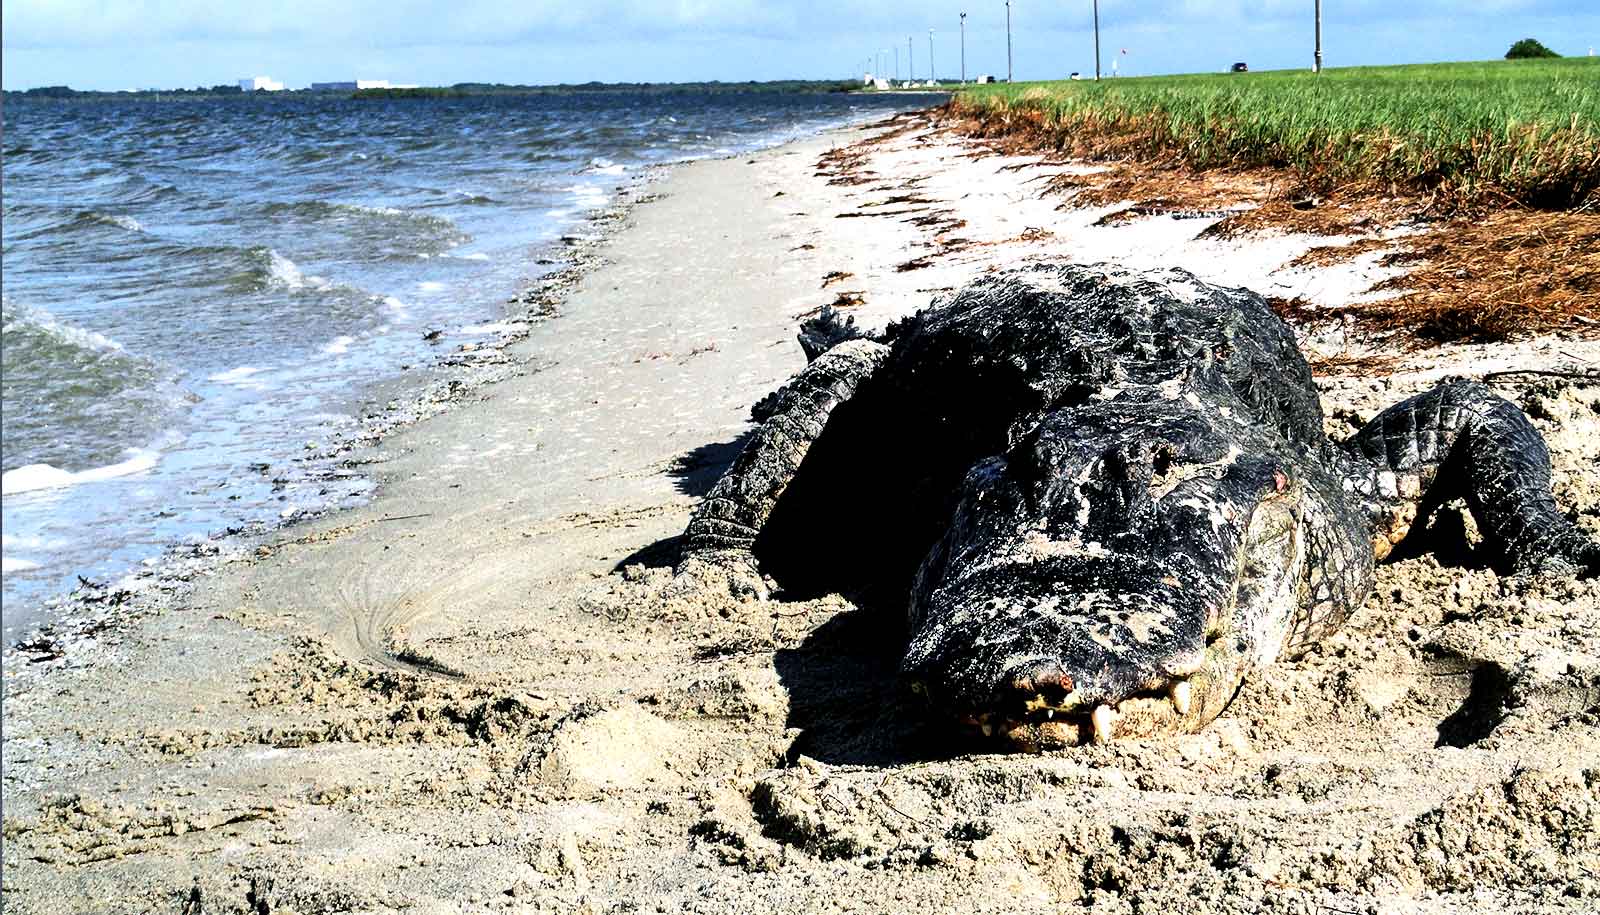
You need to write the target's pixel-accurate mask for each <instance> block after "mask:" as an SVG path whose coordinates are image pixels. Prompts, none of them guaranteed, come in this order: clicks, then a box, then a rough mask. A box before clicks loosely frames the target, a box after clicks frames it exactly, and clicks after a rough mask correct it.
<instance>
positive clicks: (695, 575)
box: [677, 550, 773, 600]
mask: <svg viewBox="0 0 1600 915" xmlns="http://www.w3.org/2000/svg"><path fill="white" fill-rule="evenodd" d="M677 579H678V581H680V582H685V583H690V584H692V585H693V586H694V587H698V588H706V589H710V590H722V589H726V590H727V592H728V593H729V594H731V595H733V596H734V597H737V598H739V599H741V600H767V599H768V598H770V597H771V596H772V591H773V584H772V582H771V580H770V579H768V578H767V577H766V576H764V575H762V574H761V570H760V568H758V567H757V565H756V558H755V556H753V555H751V554H750V553H748V552H743V551H738V552H735V551H731V550H730V551H727V552H716V553H701V554H696V555H694V556H687V557H685V558H684V559H683V561H681V562H679V563H678V569H677Z"/></svg>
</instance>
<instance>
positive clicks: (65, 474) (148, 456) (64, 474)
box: [0, 448, 161, 496]
mask: <svg viewBox="0 0 1600 915" xmlns="http://www.w3.org/2000/svg"><path fill="white" fill-rule="evenodd" d="M123 454H125V455H127V456H128V457H127V459H126V460H123V461H119V462H118V463H115V464H108V465H107V466H105V467H94V468H91V469H89V470H80V471H78V472H77V473H73V472H72V471H70V470H62V469H61V468H59V467H52V466H50V465H49V464H27V465H25V466H22V467H18V468H16V469H15V470H8V471H6V473H5V475H4V476H0V495H7V496H9V495H15V494H16V493H23V492H32V491H34V490H37V489H55V488H58V487H62V486H76V485H77V484H79V483H96V482H99V481H101V480H111V479H115V478H117V477H126V476H131V475H133V474H136V473H143V472H145V471H146V470H149V469H150V468H152V467H154V466H156V462H157V461H159V460H160V458H161V455H160V454H158V453H157V452H154V451H149V450H147V449H144V448H129V449H127V450H125V451H124V452H123Z"/></svg>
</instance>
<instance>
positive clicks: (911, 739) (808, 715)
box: [773, 601, 974, 766]
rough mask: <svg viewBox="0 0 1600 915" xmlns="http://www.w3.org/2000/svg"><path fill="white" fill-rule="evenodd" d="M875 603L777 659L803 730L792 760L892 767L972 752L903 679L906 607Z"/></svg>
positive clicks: (792, 723)
mask: <svg viewBox="0 0 1600 915" xmlns="http://www.w3.org/2000/svg"><path fill="white" fill-rule="evenodd" d="M891 606H892V605H886V603H885V602H881V601H879V602H871V603H865V604H863V605H862V607H861V609H857V610H851V611H847V612H845V613H841V614H839V615H838V616H835V617H834V618H833V619H830V620H828V621H827V622H826V623H823V624H822V625H821V626H819V627H817V628H816V629H815V630H814V631H812V633H811V634H810V635H808V636H807V637H806V639H805V641H804V642H802V643H801V644H800V645H799V646H798V647H795V648H789V649H783V650H780V651H778V652H777V653H776V655H775V656H774V658H773V665H774V666H775V667H776V668H777V671H778V678H779V680H780V681H781V682H782V683H783V686H784V688H785V689H787V690H788V692H789V718H788V721H787V722H786V724H787V726H788V727H790V728H798V729H800V731H801V733H800V736H799V737H798V738H796V740H795V742H794V745H793V748H792V749H791V750H790V756H791V759H792V758H795V757H799V756H809V757H811V758H812V759H815V760H817V761H819V762H823V763H827V764H829V765H869V766H888V765H900V764H904V763H910V762H919V761H927V760H930V759H943V758H949V757H952V756H956V755H960V754H961V753H963V752H970V751H972V750H973V749H974V747H972V746H970V745H968V744H969V741H967V740H964V739H960V740H958V739H956V736H955V734H954V730H953V729H952V728H943V729H940V728H936V727H934V726H933V725H932V724H931V723H930V721H929V717H928V712H927V709H926V708H925V707H924V705H923V703H922V702H921V701H920V700H919V699H917V698H916V697H915V696H913V695H911V693H910V691H909V690H907V689H906V688H905V683H904V681H902V680H901V679H900V678H899V665H900V656H901V654H902V653H903V652H904V649H905V640H906V633H905V625H904V620H903V613H902V612H899V611H898V610H896V609H889V608H890V607H891Z"/></svg>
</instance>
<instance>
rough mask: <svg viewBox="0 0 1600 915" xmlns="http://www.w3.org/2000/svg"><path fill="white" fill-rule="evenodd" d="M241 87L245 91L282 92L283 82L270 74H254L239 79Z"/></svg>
mask: <svg viewBox="0 0 1600 915" xmlns="http://www.w3.org/2000/svg"><path fill="white" fill-rule="evenodd" d="M239 88H240V89H241V90H243V91H245V92H255V91H257V90H259V91H262V92H282V91H283V83H280V82H278V81H277V80H275V79H273V78H272V77H270V76H252V77H250V78H249V79H241V80H239Z"/></svg>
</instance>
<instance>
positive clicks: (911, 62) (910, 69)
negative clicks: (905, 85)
mask: <svg viewBox="0 0 1600 915" xmlns="http://www.w3.org/2000/svg"><path fill="white" fill-rule="evenodd" d="M906 79H909V80H911V81H912V82H916V81H917V58H916V56H915V55H914V54H913V52H912V50H911V36H910V35H907V36H906Z"/></svg>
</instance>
